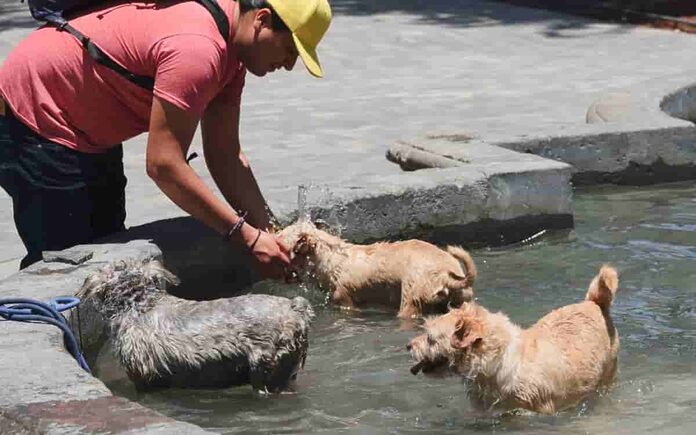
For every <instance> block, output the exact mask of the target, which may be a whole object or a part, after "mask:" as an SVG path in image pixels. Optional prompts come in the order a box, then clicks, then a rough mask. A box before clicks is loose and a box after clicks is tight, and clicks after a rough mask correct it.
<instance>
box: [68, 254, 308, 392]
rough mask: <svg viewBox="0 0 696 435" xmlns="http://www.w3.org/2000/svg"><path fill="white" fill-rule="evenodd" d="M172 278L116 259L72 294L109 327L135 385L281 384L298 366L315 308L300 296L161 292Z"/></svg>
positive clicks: (154, 267) (267, 387)
mask: <svg viewBox="0 0 696 435" xmlns="http://www.w3.org/2000/svg"><path fill="white" fill-rule="evenodd" d="M177 283H178V279H177V277H176V276H174V275H173V274H172V273H171V272H169V271H168V270H167V269H165V268H164V267H163V266H162V264H161V263H160V262H159V261H156V260H145V261H136V260H127V261H120V262H116V263H113V264H109V265H108V266H106V267H104V268H102V269H101V270H100V271H98V272H96V273H94V274H92V275H90V276H89V277H88V278H87V279H86V280H85V283H84V284H83V286H82V288H81V289H80V291H79V292H78V296H79V297H80V298H81V299H83V302H85V303H87V304H90V305H92V306H93V307H94V308H95V309H96V311H97V312H98V313H100V314H101V316H102V317H103V318H104V319H105V320H106V322H107V324H108V326H109V327H110V334H109V335H110V336H109V338H110V341H111V345H112V349H113V351H114V355H116V357H117V359H118V361H119V362H120V364H121V365H122V366H123V368H124V369H125V371H126V372H127V374H128V377H129V378H130V379H131V380H132V381H133V383H134V384H135V386H136V388H137V389H139V390H146V389H151V388H161V387H178V388H222V387H228V386H231V385H243V384H251V385H252V386H253V387H254V389H256V390H258V391H280V390H284V389H286V388H287V387H288V384H289V382H290V381H291V380H292V379H294V378H295V376H296V374H297V371H298V370H299V369H300V368H301V367H302V365H303V364H304V360H305V356H306V353H307V347H308V339H307V334H308V331H309V324H310V321H311V319H312V317H313V316H314V312H313V310H312V307H311V306H310V304H309V302H308V301H307V300H306V299H304V298H302V297H296V298H294V299H287V298H283V297H277V296H270V295H253V294H249V295H243V296H237V297H232V298H223V299H216V300H211V301H193V300H186V299H181V298H178V297H175V296H172V295H170V294H168V293H167V291H166V290H167V288H168V287H169V286H172V285H176V284H177Z"/></svg>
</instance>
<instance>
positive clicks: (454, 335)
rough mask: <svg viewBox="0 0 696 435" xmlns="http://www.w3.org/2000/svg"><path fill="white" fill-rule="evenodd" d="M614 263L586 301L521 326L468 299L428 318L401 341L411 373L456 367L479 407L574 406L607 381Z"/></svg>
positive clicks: (613, 357) (614, 338) (615, 348)
mask: <svg viewBox="0 0 696 435" xmlns="http://www.w3.org/2000/svg"><path fill="white" fill-rule="evenodd" d="M617 288H618V277H617V273H616V270H614V269H613V268H612V267H610V266H604V267H602V268H601V270H600V271H599V274H598V275H597V276H596V277H595V278H594V279H593V280H592V282H591V284H590V286H589V289H588V291H587V295H586V297H585V300H584V301H583V302H580V303H576V304H572V305H567V306H564V307H561V308H558V309H556V310H554V311H552V312H550V313H548V314H547V315H545V316H544V317H542V318H541V319H540V320H539V321H538V322H537V323H536V324H534V325H533V326H531V327H530V328H528V329H522V328H520V327H519V326H517V325H515V324H513V323H512V322H511V321H510V319H509V318H508V317H507V316H506V315H505V314H502V313H499V312H498V313H491V312H489V311H488V310H486V309H485V308H484V307H482V306H481V305H478V304H474V303H468V304H464V305H463V306H462V307H461V309H456V310H452V311H450V312H449V313H447V314H445V315H443V316H440V317H437V318H433V319H430V320H428V321H427V322H426V325H425V330H426V332H425V333H424V334H421V335H419V336H417V337H415V338H414V339H413V340H411V342H410V343H409V344H408V346H407V349H408V350H410V352H411V355H412V357H413V358H414V360H415V361H416V364H415V365H414V366H413V367H412V368H411V372H412V373H413V374H417V373H418V372H419V371H421V370H422V371H423V372H424V373H426V374H448V373H453V374H458V375H461V376H463V377H465V378H466V379H467V380H468V381H469V385H470V391H469V392H470V397H471V399H472V401H473V403H474V404H475V405H477V407H479V408H484V409H490V408H496V409H502V410H510V409H520V408H521V409H526V410H529V411H534V412H538V413H543V414H553V413H555V412H556V411H559V410H562V409H564V408H568V407H571V406H575V405H577V404H578V403H579V402H580V401H581V400H582V399H584V398H585V397H587V396H588V395H590V394H591V393H593V392H595V391H597V390H598V389H602V388H605V387H607V386H609V385H610V384H611V382H612V381H613V379H614V377H615V374H616V369H617V358H618V352H619V335H618V332H617V331H616V329H615V328H614V324H613V322H612V319H611V316H610V314H609V309H610V306H611V303H612V300H613V298H614V295H615V293H616V291H617Z"/></svg>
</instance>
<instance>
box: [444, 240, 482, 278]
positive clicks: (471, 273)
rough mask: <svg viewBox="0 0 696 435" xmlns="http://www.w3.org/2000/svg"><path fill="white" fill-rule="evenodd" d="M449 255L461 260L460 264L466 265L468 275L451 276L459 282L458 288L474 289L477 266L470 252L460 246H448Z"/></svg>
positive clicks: (452, 274) (451, 274)
mask: <svg viewBox="0 0 696 435" xmlns="http://www.w3.org/2000/svg"><path fill="white" fill-rule="evenodd" d="M446 250H447V253H448V254H450V255H451V256H453V257H454V258H456V259H457V260H459V262H460V263H462V264H463V265H464V269H465V270H466V274H465V275H464V276H461V275H459V274H454V273H450V276H451V277H452V278H453V279H454V280H455V281H456V282H457V287H459V286H461V287H462V288H467V287H473V286H474V281H476V273H477V272H476V264H474V260H473V259H472V258H471V255H469V253H468V252H466V251H465V250H464V249H462V248H461V247H459V246H448V247H447V249H446Z"/></svg>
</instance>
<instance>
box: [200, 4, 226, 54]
mask: <svg viewBox="0 0 696 435" xmlns="http://www.w3.org/2000/svg"><path fill="white" fill-rule="evenodd" d="M194 1H195V2H197V3H200V4H201V5H202V6H203V7H204V8H206V9H207V10H208V12H210V15H212V16H213V19H214V20H215V24H216V25H217V28H218V30H219V31H220V34H221V35H222V39H224V40H225V43H227V40H228V39H229V37H230V20H228V19H227V15H225V13H224V12H223V11H222V8H221V7H220V5H219V4H218V2H217V1H216V0H194Z"/></svg>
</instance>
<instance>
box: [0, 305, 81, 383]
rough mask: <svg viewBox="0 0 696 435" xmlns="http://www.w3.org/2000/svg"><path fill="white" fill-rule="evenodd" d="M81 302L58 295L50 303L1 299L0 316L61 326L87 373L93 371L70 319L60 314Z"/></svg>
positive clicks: (78, 361) (75, 356)
mask: <svg viewBox="0 0 696 435" xmlns="http://www.w3.org/2000/svg"><path fill="white" fill-rule="evenodd" d="M79 303H80V299H79V298H76V297H58V298H54V299H51V300H50V301H48V303H45V302H40V301H36V300H33V299H23V298H6V299H0V317H2V318H3V319H5V320H14V321H17V322H28V323H48V324H49V325H53V326H56V327H58V328H60V329H61V331H63V342H64V343H65V348H66V349H67V350H68V352H70V354H71V355H72V356H73V358H75V360H76V361H77V363H78V364H79V365H80V367H82V368H83V369H84V370H85V371H86V372H87V373H92V372H91V371H90V369H89V366H88V365H87V362H86V361H85V357H84V356H83V355H82V352H80V346H79V344H78V343H77V340H76V339H75V335H74V334H73V332H72V330H71V329H70V326H69V325H68V321H67V320H65V317H63V315H62V314H60V312H61V311H65V310H69V309H71V308H74V307H76V306H78V305H79Z"/></svg>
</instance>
